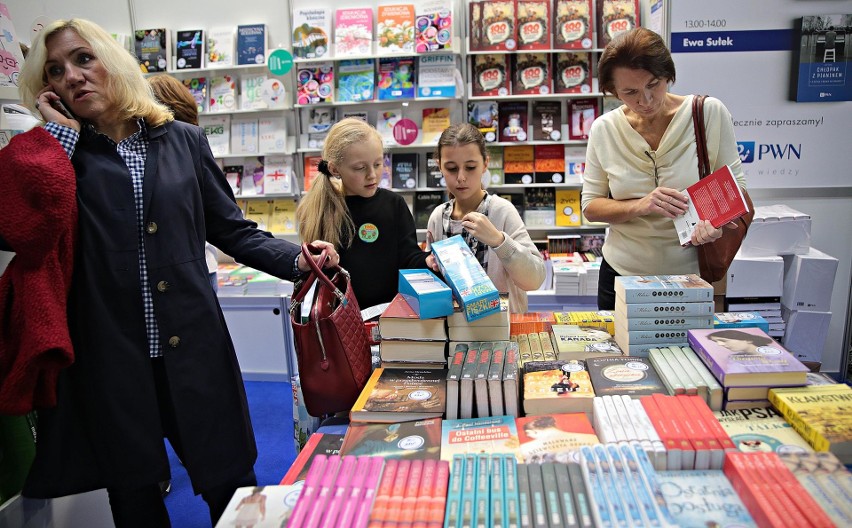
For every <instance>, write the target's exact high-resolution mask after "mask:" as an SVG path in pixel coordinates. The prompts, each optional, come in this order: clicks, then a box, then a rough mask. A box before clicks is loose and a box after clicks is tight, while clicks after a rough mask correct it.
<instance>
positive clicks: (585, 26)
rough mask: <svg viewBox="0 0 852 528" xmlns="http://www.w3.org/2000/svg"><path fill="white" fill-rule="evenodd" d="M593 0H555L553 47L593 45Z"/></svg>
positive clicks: (586, 47)
mask: <svg viewBox="0 0 852 528" xmlns="http://www.w3.org/2000/svg"><path fill="white" fill-rule="evenodd" d="M592 6H593V2H592V0H555V6H554V8H555V10H556V13H555V15H554V17H553V18H554V26H555V29H554V35H553V47H554V48H557V49H589V48H591V47H592Z"/></svg>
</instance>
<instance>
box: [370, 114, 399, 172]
mask: <svg viewBox="0 0 852 528" xmlns="http://www.w3.org/2000/svg"><path fill="white" fill-rule="evenodd" d="M400 119H402V108H385V109H383V110H379V111H378V112H376V130H378V131H379V134H380V135H381V136H382V142H383V143H384V145H385V146H386V147H393V146H396V145H397V142H396V139H394V137H393V127H394V126H395V125H396V124H397V123H398V122H399V120H400ZM388 158H390V155H388ZM388 168H390V164H388ZM388 176H390V173H388ZM388 184H390V182H388ZM388 187H390V185H388Z"/></svg>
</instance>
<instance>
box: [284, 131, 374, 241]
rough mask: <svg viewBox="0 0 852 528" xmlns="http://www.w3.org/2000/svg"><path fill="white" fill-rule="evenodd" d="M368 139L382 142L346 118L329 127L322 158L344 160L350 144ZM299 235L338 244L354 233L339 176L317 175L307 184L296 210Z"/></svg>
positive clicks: (337, 164) (334, 161)
mask: <svg viewBox="0 0 852 528" xmlns="http://www.w3.org/2000/svg"><path fill="white" fill-rule="evenodd" d="M370 138H373V139H375V140H376V141H378V142H379V144H381V143H382V136H381V134H379V132H378V131H377V130H376V129H375V128H373V127H372V126H370V125H369V124H368V123H366V122H364V121H362V120H361V119H356V118H352V117H349V118H346V119H343V120H341V121H338V122H337V123H335V124H334V126H332V127H331V130H329V132H328V135H327V136H326V138H325V143H324V146H323V149H322V159H323V160H324V161H326V162H327V163H328V165H329V169H331V167H340V166H342V165H343V164H344V162H345V157H346V151H347V149H349V147H351V146H352V145H355V144H357V143H363V142H365V141H367V140H369V139H370ZM296 222H297V223H298V225H299V238H301V239H302V240H304V241H309V240H325V241H326V242H330V243H332V244H334V245H335V247H340V246H341V245H342V244H343V243H346V244H350V243H351V241H352V238H353V237H354V235H355V224H354V223H353V222H352V217H351V216H349V209H348V208H347V207H346V194H345V190H344V189H343V184H342V183H341V182H340V180H339V179H335V180H332V176H331V175H330V174H320V175H319V176H317V177H316V179H315V180H314V181H313V182H312V183H311V190H310V191H309V192H308V194H307V196H305V197H304V198H303V199H302V200H301V201H300V202H299V206H298V208H297V209H296Z"/></svg>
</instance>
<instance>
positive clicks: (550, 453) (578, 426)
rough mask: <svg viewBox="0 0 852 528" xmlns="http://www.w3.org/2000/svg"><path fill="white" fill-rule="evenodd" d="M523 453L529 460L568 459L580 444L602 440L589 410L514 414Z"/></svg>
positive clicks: (532, 462) (527, 460) (563, 461)
mask: <svg viewBox="0 0 852 528" xmlns="http://www.w3.org/2000/svg"><path fill="white" fill-rule="evenodd" d="M515 424H516V425H517V427H518V439H519V440H520V442H521V454H522V455H523V457H524V462H526V463H527V464H543V463H545V462H562V463H568V462H571V461H573V460H574V458H573V457H572V453H574V452H576V451H577V450H579V449H580V446H584V445H594V444H599V443H600V440H599V439H598V436H597V434H595V430H594V428H593V427H592V423H591V422H590V421H589V418H588V416H586V413H556V414H545V415H542V416H525V417H523V418H515Z"/></svg>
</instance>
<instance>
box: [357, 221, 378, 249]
mask: <svg viewBox="0 0 852 528" xmlns="http://www.w3.org/2000/svg"><path fill="white" fill-rule="evenodd" d="M358 238H360V239H361V240H363V241H364V242H366V243H368V244H372V243H373V242H375V241H376V240H378V239H379V228H378V227H376V224H370V223H367V224H364V225H362V226H361V227H359V228H358Z"/></svg>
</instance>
